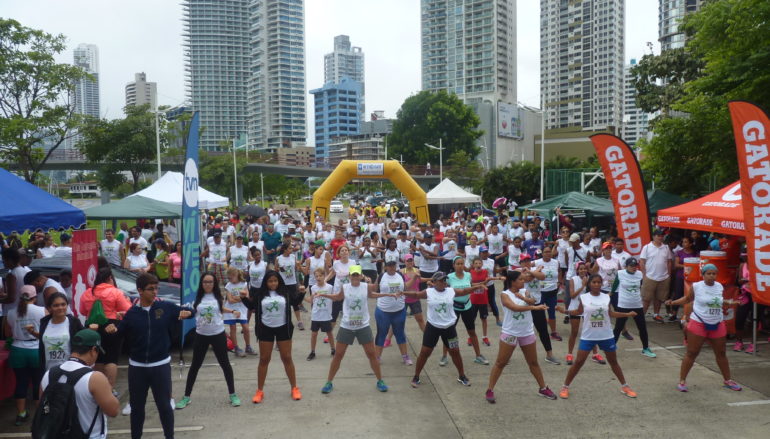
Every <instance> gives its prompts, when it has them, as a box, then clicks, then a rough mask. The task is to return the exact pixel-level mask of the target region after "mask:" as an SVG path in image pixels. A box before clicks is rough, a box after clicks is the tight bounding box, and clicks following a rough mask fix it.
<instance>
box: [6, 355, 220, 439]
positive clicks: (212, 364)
mask: <svg viewBox="0 0 770 439" xmlns="http://www.w3.org/2000/svg"><path fill="white" fill-rule="evenodd" d="M190 364H192V361H191V362H190V363H185V365H184V367H185V368H189V367H190ZM212 366H217V367H219V363H204V364H201V367H212ZM230 366H235V363H233V362H232V361H231V362H230ZM174 367H179V364H172V365H171V368H172V369H173V368H174ZM118 369H128V364H121V365H120V366H118ZM0 437H2V436H0Z"/></svg>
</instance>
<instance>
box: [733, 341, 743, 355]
mask: <svg viewBox="0 0 770 439" xmlns="http://www.w3.org/2000/svg"><path fill="white" fill-rule="evenodd" d="M742 350H743V342H742V341H736V342H735V344H734V345H733V352H740V351H742Z"/></svg>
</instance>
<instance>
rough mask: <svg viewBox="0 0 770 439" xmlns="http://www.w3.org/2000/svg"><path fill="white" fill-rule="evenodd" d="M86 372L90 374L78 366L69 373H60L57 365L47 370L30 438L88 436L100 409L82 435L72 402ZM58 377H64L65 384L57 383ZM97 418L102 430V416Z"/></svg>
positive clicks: (76, 406) (76, 409)
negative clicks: (44, 386)
mask: <svg viewBox="0 0 770 439" xmlns="http://www.w3.org/2000/svg"><path fill="white" fill-rule="evenodd" d="M89 372H92V370H91V368H90V367H81V368H80V369H77V370H74V371H72V372H68V371H66V370H62V369H61V366H56V367H53V368H51V370H50V371H49V372H48V386H47V387H46V388H45V392H43V396H42V398H40V404H39V405H38V407H37V411H36V412H35V417H34V418H33V419H32V438H33V439H54V438H61V439H64V438H67V439H82V438H88V437H90V436H91V432H92V431H93V429H94V425H95V424H96V419H97V418H99V414H100V413H101V410H100V409H99V408H98V407H97V409H96V414H94V419H93V421H91V427H89V429H88V431H87V432H84V431H83V428H82V427H81V426H80V421H79V420H78V404H77V402H76V401H75V384H76V383H77V382H78V381H79V380H80V379H81V378H83V376H85V375H86V374H88V373H89ZM62 375H64V376H66V377H67V381H65V382H63V383H60V382H59V378H61V376H62ZM101 418H102V431H104V417H103V416H102V417H101Z"/></svg>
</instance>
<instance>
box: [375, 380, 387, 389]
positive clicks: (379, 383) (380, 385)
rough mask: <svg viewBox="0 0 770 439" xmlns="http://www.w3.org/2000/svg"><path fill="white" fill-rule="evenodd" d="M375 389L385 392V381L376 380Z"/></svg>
mask: <svg viewBox="0 0 770 439" xmlns="http://www.w3.org/2000/svg"><path fill="white" fill-rule="evenodd" d="M377 390H379V391H380V392H387V391H388V385H387V384H385V381H383V380H377Z"/></svg>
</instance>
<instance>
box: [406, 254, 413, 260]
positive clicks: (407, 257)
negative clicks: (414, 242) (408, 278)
mask: <svg viewBox="0 0 770 439" xmlns="http://www.w3.org/2000/svg"><path fill="white" fill-rule="evenodd" d="M412 259H414V255H412V254H411V253H407V254H405V255H404V261H408V260H412Z"/></svg>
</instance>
